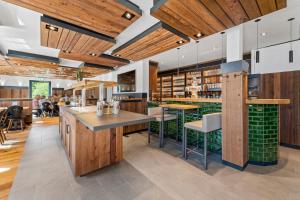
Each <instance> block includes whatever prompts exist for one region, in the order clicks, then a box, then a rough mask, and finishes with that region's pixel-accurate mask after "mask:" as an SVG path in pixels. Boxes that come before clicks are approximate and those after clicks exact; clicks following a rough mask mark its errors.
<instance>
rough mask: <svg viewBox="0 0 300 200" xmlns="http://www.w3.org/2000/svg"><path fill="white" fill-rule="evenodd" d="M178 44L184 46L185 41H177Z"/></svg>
mask: <svg viewBox="0 0 300 200" xmlns="http://www.w3.org/2000/svg"><path fill="white" fill-rule="evenodd" d="M176 43H177V44H183V43H184V41H183V40H179V41H177V42H176Z"/></svg>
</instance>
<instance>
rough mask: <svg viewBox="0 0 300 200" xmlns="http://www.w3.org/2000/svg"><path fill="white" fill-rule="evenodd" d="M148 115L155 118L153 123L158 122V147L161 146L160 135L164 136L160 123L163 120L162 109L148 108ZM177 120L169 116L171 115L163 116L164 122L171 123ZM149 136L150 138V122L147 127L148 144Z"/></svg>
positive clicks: (173, 116)
mask: <svg viewBox="0 0 300 200" xmlns="http://www.w3.org/2000/svg"><path fill="white" fill-rule="evenodd" d="M148 115H149V116H152V117H155V121H157V122H159V139H160V140H159V141H160V143H159V147H162V146H163V140H161V138H163V137H162V135H163V134H164V130H162V129H163V126H162V123H163V119H162V108H161V107H154V108H148ZM176 118H177V116H176V115H171V114H164V121H165V122H167V121H171V120H175V119H176ZM150 136H151V131H150V122H149V127H148V143H149V144H150Z"/></svg>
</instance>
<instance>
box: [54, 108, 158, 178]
mask: <svg viewBox="0 0 300 200" xmlns="http://www.w3.org/2000/svg"><path fill="white" fill-rule="evenodd" d="M150 120H153V117H150V116H147V115H143V114H139V113H133V112H128V111H123V110H121V111H120V113H119V114H118V115H103V116H101V117H97V116H96V107H95V106H88V107H74V108H71V107H61V109H60V123H59V133H60V137H61V140H62V143H63V145H64V147H65V150H66V153H67V156H68V158H69V161H70V165H71V168H72V171H73V173H74V175H75V176H82V175H85V174H88V173H90V172H92V171H95V170H97V169H100V168H103V167H106V166H109V165H112V164H114V163H117V162H119V161H121V160H122V159H123V127H124V126H128V125H134V124H141V123H147V122H149V121H150Z"/></svg>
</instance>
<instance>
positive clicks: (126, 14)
mask: <svg viewBox="0 0 300 200" xmlns="http://www.w3.org/2000/svg"><path fill="white" fill-rule="evenodd" d="M122 17H123V18H125V19H127V20H131V19H132V18H134V17H135V15H134V14H132V13H130V12H128V11H126V12H125V13H124V14H123V15H122Z"/></svg>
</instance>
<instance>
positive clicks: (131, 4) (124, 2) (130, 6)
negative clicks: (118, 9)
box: [117, 0, 143, 15]
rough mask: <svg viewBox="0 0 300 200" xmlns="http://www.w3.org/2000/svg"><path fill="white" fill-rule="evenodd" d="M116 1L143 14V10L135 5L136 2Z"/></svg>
mask: <svg viewBox="0 0 300 200" xmlns="http://www.w3.org/2000/svg"><path fill="white" fill-rule="evenodd" d="M117 2H118V3H119V4H121V5H123V6H125V7H127V8H129V9H131V10H133V11H135V12H137V13H139V14H140V15H142V14H143V11H142V10H141V9H140V7H139V6H137V5H136V4H134V3H132V2H131V1H128V0H117Z"/></svg>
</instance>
